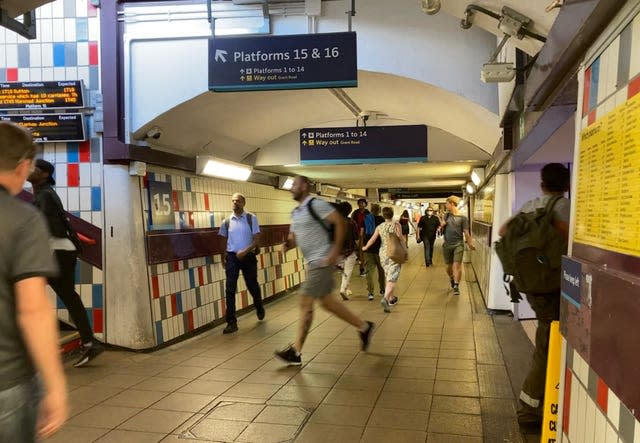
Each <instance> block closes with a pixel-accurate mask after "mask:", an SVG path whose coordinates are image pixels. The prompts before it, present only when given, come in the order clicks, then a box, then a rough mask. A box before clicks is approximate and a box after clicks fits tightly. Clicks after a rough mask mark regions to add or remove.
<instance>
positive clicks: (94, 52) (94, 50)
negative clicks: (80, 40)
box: [89, 42, 98, 66]
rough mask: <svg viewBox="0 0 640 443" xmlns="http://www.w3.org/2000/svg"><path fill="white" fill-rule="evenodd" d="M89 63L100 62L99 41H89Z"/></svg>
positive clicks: (92, 64) (95, 63)
mask: <svg viewBox="0 0 640 443" xmlns="http://www.w3.org/2000/svg"><path fill="white" fill-rule="evenodd" d="M89 64H90V65H91V66H96V65H97V64H98V42H89Z"/></svg>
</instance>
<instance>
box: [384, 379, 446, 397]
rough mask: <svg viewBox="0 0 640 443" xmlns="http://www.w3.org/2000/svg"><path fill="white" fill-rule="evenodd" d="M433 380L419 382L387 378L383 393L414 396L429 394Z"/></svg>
mask: <svg viewBox="0 0 640 443" xmlns="http://www.w3.org/2000/svg"><path fill="white" fill-rule="evenodd" d="M433 384H434V380H429V379H427V380H420V379H413V378H388V379H387V382H386V383H385V385H384V388H383V391H388V392H413V393H416V394H431V393H432V392H433Z"/></svg>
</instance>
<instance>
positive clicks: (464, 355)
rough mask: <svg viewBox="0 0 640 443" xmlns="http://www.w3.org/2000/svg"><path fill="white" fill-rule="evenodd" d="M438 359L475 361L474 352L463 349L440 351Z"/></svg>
mask: <svg viewBox="0 0 640 443" xmlns="http://www.w3.org/2000/svg"><path fill="white" fill-rule="evenodd" d="M440 358H455V359H460V360H475V359H476V351H475V350H471V351H467V350H463V349H440Z"/></svg>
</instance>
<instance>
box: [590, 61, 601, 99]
mask: <svg viewBox="0 0 640 443" xmlns="http://www.w3.org/2000/svg"><path fill="white" fill-rule="evenodd" d="M599 82H600V57H598V58H597V59H596V61H594V62H593V63H592V64H591V86H590V89H589V111H592V110H593V109H595V107H596V106H597V105H598V83H599Z"/></svg>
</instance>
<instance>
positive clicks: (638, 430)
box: [633, 420, 640, 443]
mask: <svg viewBox="0 0 640 443" xmlns="http://www.w3.org/2000/svg"><path fill="white" fill-rule="evenodd" d="M633 443H640V423H638V421H637V420H636V425H635V427H634V432H633Z"/></svg>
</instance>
